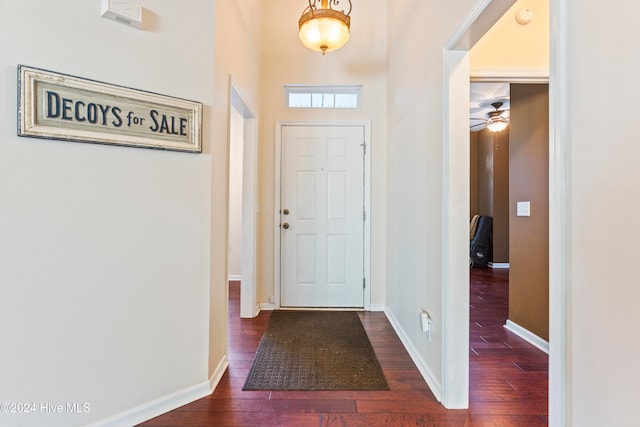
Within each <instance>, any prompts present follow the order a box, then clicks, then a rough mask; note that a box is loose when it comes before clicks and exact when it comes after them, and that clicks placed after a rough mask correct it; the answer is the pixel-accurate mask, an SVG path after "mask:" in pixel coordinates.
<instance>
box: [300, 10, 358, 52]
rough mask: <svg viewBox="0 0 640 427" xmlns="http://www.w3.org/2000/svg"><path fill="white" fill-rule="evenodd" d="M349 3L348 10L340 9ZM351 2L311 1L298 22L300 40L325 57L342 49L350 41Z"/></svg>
mask: <svg viewBox="0 0 640 427" xmlns="http://www.w3.org/2000/svg"><path fill="white" fill-rule="evenodd" d="M340 3H348V10H347V11H345V9H339V8H340ZM350 14H351V0H309V6H307V7H306V8H305V10H304V11H302V16H300V19H299V20H298V29H299V31H300V33H299V35H300V40H301V41H302V44H304V45H305V46H306V47H308V48H309V49H311V50H315V51H317V52H322V54H323V55H324V54H325V53H327V52H331V51H332V50H336V49H340V48H341V47H342V46H344V45H345V43H347V41H348V40H349V29H350V28H351V17H350V16H349V15H350Z"/></svg>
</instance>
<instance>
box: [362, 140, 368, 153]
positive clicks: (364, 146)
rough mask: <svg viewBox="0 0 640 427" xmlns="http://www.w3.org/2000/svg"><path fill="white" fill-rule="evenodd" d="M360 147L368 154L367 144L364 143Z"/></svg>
mask: <svg viewBox="0 0 640 427" xmlns="http://www.w3.org/2000/svg"><path fill="white" fill-rule="evenodd" d="M360 146H361V147H362V151H363V152H364V154H367V143H366V142H363V143H362V144H360Z"/></svg>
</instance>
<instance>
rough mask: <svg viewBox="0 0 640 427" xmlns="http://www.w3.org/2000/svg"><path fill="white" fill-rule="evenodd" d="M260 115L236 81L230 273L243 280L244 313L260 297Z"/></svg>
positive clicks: (250, 314) (231, 138) (231, 121)
mask: <svg viewBox="0 0 640 427" xmlns="http://www.w3.org/2000/svg"><path fill="white" fill-rule="evenodd" d="M257 131H258V130H257V117H256V114H255V113H254V112H253V110H252V109H251V107H250V106H249V104H248V103H247V101H246V100H245V98H244V97H243V96H242V93H241V92H240V90H239V89H238V87H237V85H236V84H235V82H234V81H233V80H232V79H230V99H229V195H228V197H229V215H228V247H227V274H228V280H229V281H239V282H240V317H243V318H253V317H255V316H256V315H257V314H258V308H257V303H256V301H257V298H256V245H257V244H256V228H257V225H256V213H257V196H256V195H257V175H258V174H257V167H258V152H257V150H258V145H257Z"/></svg>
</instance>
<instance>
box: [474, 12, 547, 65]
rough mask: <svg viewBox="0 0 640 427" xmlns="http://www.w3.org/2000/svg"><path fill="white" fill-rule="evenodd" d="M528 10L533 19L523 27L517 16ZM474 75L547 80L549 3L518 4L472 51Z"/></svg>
mask: <svg viewBox="0 0 640 427" xmlns="http://www.w3.org/2000/svg"><path fill="white" fill-rule="evenodd" d="M524 8H528V9H530V10H531V11H532V13H533V19H532V20H531V22H530V23H529V24H527V25H520V24H519V23H518V22H517V21H516V19H515V16H516V13H517V12H518V11H519V10H521V9H524ZM469 58H470V67H471V75H472V76H477V77H482V76H487V77H497V76H522V75H527V76H529V77H532V76H548V75H549V0H518V1H517V2H516V3H515V4H514V5H513V6H512V7H511V8H510V9H509V10H508V11H507V13H505V14H504V16H503V17H502V18H501V19H500V20H499V21H498V22H497V23H496V24H495V25H494V26H493V27H492V28H491V30H490V31H489V32H488V33H487V34H485V35H484V37H482V39H480V41H479V42H478V43H476V45H474V46H473V49H471V51H470V56H469Z"/></svg>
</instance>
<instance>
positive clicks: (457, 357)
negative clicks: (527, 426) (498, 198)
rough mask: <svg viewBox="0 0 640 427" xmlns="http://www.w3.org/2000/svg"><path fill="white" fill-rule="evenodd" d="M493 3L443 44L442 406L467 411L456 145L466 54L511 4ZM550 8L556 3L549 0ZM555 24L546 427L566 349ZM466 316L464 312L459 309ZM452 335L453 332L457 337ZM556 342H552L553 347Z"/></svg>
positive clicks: (460, 171)
mask: <svg viewBox="0 0 640 427" xmlns="http://www.w3.org/2000/svg"><path fill="white" fill-rule="evenodd" d="M507 3H508V4H504V3H502V4H498V3H497V2H481V4H479V5H478V7H477V8H476V9H474V10H473V11H472V12H471V13H470V15H469V16H468V19H467V21H466V22H465V23H464V24H463V25H462V26H461V27H460V28H459V29H458V30H457V31H456V32H455V33H454V34H453V35H452V36H451V38H450V39H449V41H448V42H447V43H446V44H445V50H444V62H445V103H444V105H445V106H446V110H445V120H444V123H445V125H444V126H445V127H444V140H443V143H444V152H445V154H444V165H445V166H444V175H443V178H444V218H445V220H444V225H445V229H444V235H443V237H444V239H443V241H444V242H445V247H443V305H444V307H443V308H444V322H445V325H444V327H443V333H444V336H445V338H444V345H443V352H444V357H443V367H442V369H443V378H445V381H444V384H443V387H442V389H443V393H442V394H443V396H442V397H443V404H445V406H446V407H448V408H464V407H467V406H468V387H469V383H468V373H469V366H468V335H465V336H464V337H460V336H459V334H458V333H459V332H460V331H461V330H462V331H467V333H468V330H469V329H468V320H469V318H468V314H469V313H468V311H467V312H466V313H461V312H460V310H459V304H457V302H458V301H460V300H461V299H462V298H464V295H468V293H469V286H468V285H469V283H468V277H469V276H468V267H469V246H468V245H469V243H468V236H469V227H468V225H469V220H468V210H467V209H464V212H462V213H461V212H460V211H461V209H460V207H461V206H467V207H468V203H469V200H468V197H469V183H468V179H469V150H468V146H466V144H464V145H465V146H464V147H461V146H460V144H459V141H468V138H469V124H468V123H469V120H468V119H469V80H470V65H469V49H470V48H471V47H472V46H473V45H474V44H475V42H476V41H477V40H478V39H479V38H480V37H482V35H484V34H486V33H487V31H488V30H489V28H490V27H491V26H492V25H493V23H495V22H496V21H497V20H498V19H499V18H500V17H501V16H503V15H504V14H505V12H506V11H507V10H508V8H509V7H510V6H511V5H512V4H513V3H515V2H507ZM551 5H552V9H553V7H554V6H557V5H555V2H554V1H553V0H552V1H551ZM557 27H558V20H554V21H552V22H551V31H550V34H551V43H550V44H551V52H550V58H551V61H550V72H549V75H550V78H549V82H550V87H549V153H552V154H551V155H550V156H549V172H548V177H549V253H550V254H549V309H550V313H549V335H550V337H549V338H550V339H549V343H550V353H549V396H550V397H549V421H550V425H563V421H564V417H565V414H564V409H563V408H564V399H565V395H564V390H566V385H565V378H564V370H563V367H564V366H565V364H566V352H565V349H564V336H565V335H566V323H565V321H564V319H565V314H566V307H565V306H564V301H565V300H564V292H565V288H564V281H563V277H565V275H566V267H565V263H564V260H565V259H566V254H565V249H566V239H565V236H564V234H563V229H564V225H565V224H564V221H565V218H566V216H565V209H566V208H565V206H566V205H565V203H566V202H565V197H564V196H565V194H566V190H565V186H564V181H563V176H564V173H565V170H564V168H565V166H564V164H565V163H564V162H565V149H564V146H563V144H562V141H561V140H560V139H559V138H560V137H562V136H564V133H563V132H564V129H563V128H562V124H563V123H562V122H561V121H559V120H558V117H560V118H562V117H564V114H565V113H566V109H567V106H566V101H565V100H564V98H563V97H562V96H563V90H562V88H561V87H560V86H559V84H558V82H563V81H566V78H567V70H566V66H565V63H564V62H563V61H562V60H561V59H562V56H561V55H559V53H561V52H562V49H563V48H564V45H562V42H563V41H564V40H561V39H560V40H558V39H557V31H556V30H557ZM463 311H464V310H463ZM456 334H458V335H456ZM554 344H555V345H554Z"/></svg>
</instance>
